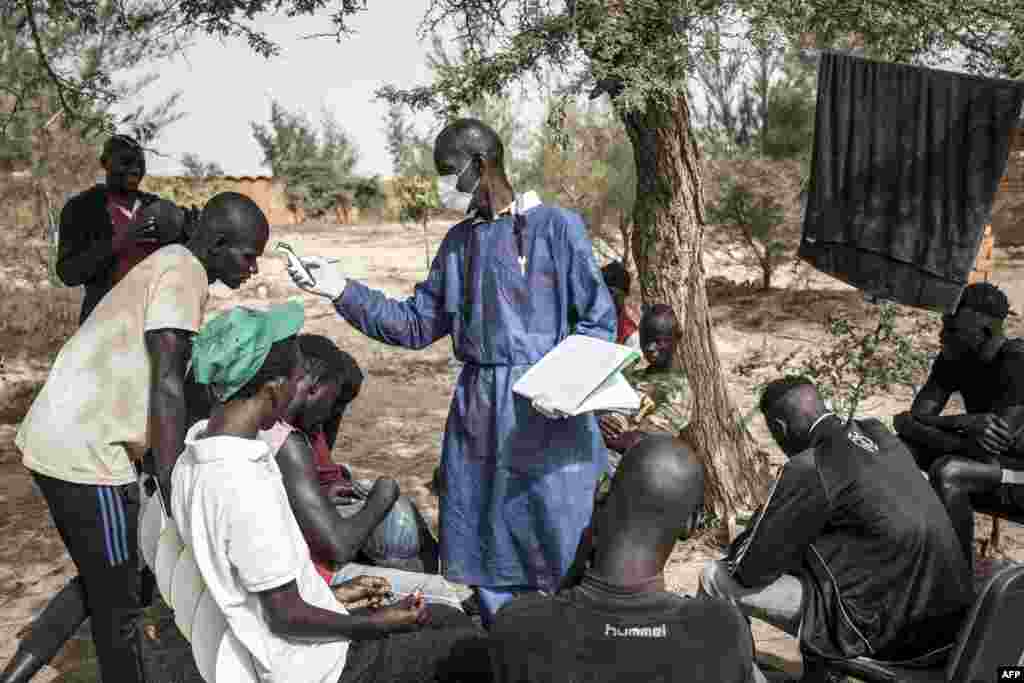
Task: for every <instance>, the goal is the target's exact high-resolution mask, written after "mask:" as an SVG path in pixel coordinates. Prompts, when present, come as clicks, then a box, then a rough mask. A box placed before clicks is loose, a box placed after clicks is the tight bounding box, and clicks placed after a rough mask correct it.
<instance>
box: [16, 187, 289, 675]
mask: <svg viewBox="0 0 1024 683" xmlns="http://www.w3.org/2000/svg"><path fill="white" fill-rule="evenodd" d="M268 238H269V226H268V224H267V219H266V216H264V215H263V212H262V211H261V210H260V208H259V207H258V206H257V205H256V203H255V202H253V201H252V200H251V199H250V198H249V197H246V196H244V195H241V194H238V193H235V192H225V193H222V194H219V195H217V196H216V197H214V198H213V199H211V200H210V202H209V203H208V204H207V205H206V207H205V208H204V210H203V214H202V218H201V222H200V225H199V226H198V228H197V229H196V231H195V232H194V234H193V235H192V238H191V239H190V240H189V242H188V244H186V245H182V244H171V245H167V246H164V247H162V248H160V249H158V250H157V251H155V252H153V254H151V255H150V256H149V257H147V258H145V259H144V260H142V261H141V262H140V263H138V264H137V265H136V266H135V267H133V268H132V269H131V270H130V271H129V272H128V273H127V274H126V275H125V277H124V278H123V279H122V280H121V281H120V282H119V283H118V284H117V285H115V286H114V288H113V289H111V290H110V292H109V293H108V294H107V295H106V296H104V297H103V298H102V299H101V300H100V301H99V303H98V304H97V305H96V308H95V309H94V310H93V311H92V313H91V314H90V315H89V317H88V318H87V319H86V320H85V323H84V324H83V325H82V326H81V327H80V328H79V329H78V331H77V332H76V333H75V334H74V335H73V336H72V337H71V339H69V340H68V342H67V343H66V344H64V347H63V348H62V349H61V351H60V353H59V354H58V356H57V360H56V361H55V362H54V364H53V368H52V369H51V371H50V376H49V377H48V378H47V381H46V384H45V385H43V388H42V389H41V390H40V392H39V394H38V395H37V396H36V398H35V401H34V402H33V403H32V406H31V407H30V408H29V410H28V413H27V414H26V415H25V419H24V420H23V421H22V423H21V427H20V428H19V429H18V434H17V436H16V437H15V444H16V445H17V446H18V448H19V450H20V451H21V452H22V454H23V456H24V457H23V459H22V462H23V464H24V465H25V467H27V468H28V469H29V470H31V472H32V476H33V478H34V479H35V481H36V483H37V484H38V485H39V489H40V490H41V491H42V493H43V496H44V498H45V499H46V503H47V505H48V506H49V508H50V514H51V515H52V517H53V521H54V524H55V525H56V527H57V531H58V532H59V533H60V536H61V539H62V540H63V541H64V545H65V546H66V547H67V550H68V553H69V554H70V555H71V559H72V561H74V563H75V566H76V568H77V569H78V576H77V577H75V579H73V580H72V582H71V583H70V584H69V585H68V587H66V588H65V589H64V590H63V591H62V592H61V594H60V596H58V599H57V600H55V601H54V604H53V605H51V607H52V609H51V608H48V609H47V610H46V611H45V612H44V613H43V615H42V616H41V618H40V621H39V622H37V623H36V624H35V625H34V626H33V628H32V631H31V633H30V634H29V636H28V638H27V639H26V640H25V642H24V643H22V646H21V647H20V648H19V650H18V652H17V653H16V654H15V657H14V659H13V660H12V661H11V662H10V663H9V664H8V667H7V669H6V670H5V671H4V673H3V674H2V676H0V680H2V681H3V682H4V683H14V682H15V681H19V682H20V681H27V680H28V679H29V678H31V676H32V675H33V674H34V673H35V672H36V671H38V670H39V668H40V667H41V666H42V665H43V664H45V663H46V662H47V661H49V659H50V658H52V657H53V655H55V654H56V653H57V650H58V649H59V648H60V646H61V645H62V644H63V642H64V640H65V639H66V638H67V637H69V636H70V635H71V634H72V633H74V631H75V630H76V629H77V628H78V626H79V625H81V623H82V621H83V620H84V619H85V618H86V616H88V617H89V618H91V620H92V636H93V641H94V642H95V643H96V653H97V657H98V659H99V665H100V673H101V675H102V677H103V680H105V681H117V683H133V682H134V681H141V680H143V672H142V664H141V659H140V658H139V642H140V641H139V638H140V635H139V629H138V628H137V626H138V617H139V615H140V613H141V608H140V601H141V596H140V575H139V559H138V557H139V556H138V548H137V543H138V538H137V526H138V525H137V522H138V513H139V490H138V476H139V462H140V460H142V458H143V455H144V454H145V453H146V451H147V450H151V451H152V456H153V457H152V460H153V465H154V469H155V475H156V480H157V482H158V485H159V488H160V489H161V490H162V494H163V500H164V501H165V502H167V501H170V476H171V469H172V468H173V467H174V463H175V461H176V459H177V457H178V454H180V453H181V452H182V450H183V448H184V443H185V433H186V408H185V393H184V383H185V369H186V360H187V358H188V357H189V355H188V354H189V351H190V347H191V338H192V335H193V334H195V333H196V332H197V331H198V329H199V325H200V323H201V322H202V318H203V308H204V306H205V304H206V298H207V294H208V289H209V286H210V284H211V283H213V282H215V281H217V280H220V281H221V282H223V283H224V284H226V285H227V286H228V287H230V288H231V289H237V288H238V287H239V286H241V284H242V283H243V282H244V281H245V280H247V279H248V278H249V277H251V276H252V275H253V274H254V273H256V272H257V259H258V257H259V256H260V255H261V254H262V253H263V249H264V247H265V246H266V243H267V239H268Z"/></svg>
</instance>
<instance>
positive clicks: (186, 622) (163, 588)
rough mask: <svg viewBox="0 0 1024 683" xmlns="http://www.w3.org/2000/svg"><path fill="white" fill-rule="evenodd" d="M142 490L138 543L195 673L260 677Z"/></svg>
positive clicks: (243, 679) (222, 682)
mask: <svg viewBox="0 0 1024 683" xmlns="http://www.w3.org/2000/svg"><path fill="white" fill-rule="evenodd" d="M142 490H143V494H142V511H141V512H140V513H139V515H140V517H139V518H140V522H139V548H140V551H141V553H142V556H143V558H144V560H145V561H146V564H148V565H149V566H150V567H151V568H152V569H153V573H154V574H155V575H156V581H157V587H158V588H159V590H160V594H161V595H162V596H163V598H164V602H166V603H167V605H168V606H169V607H170V608H171V609H172V610H173V611H174V623H175V624H176V625H177V627H178V630H179V631H181V634H182V636H184V637H185V640H187V641H188V642H189V644H190V645H191V646H192V656H193V657H194V658H195V662H196V668H197V669H198V670H199V675H200V676H202V677H203V680H204V681H206V683H259V677H258V676H257V675H256V670H255V667H254V665H253V660H252V656H251V655H250V653H249V652H248V650H246V649H245V646H244V645H242V643H241V642H240V641H239V640H238V637H237V636H236V635H235V634H234V632H233V631H232V630H231V628H230V627H229V626H228V624H227V621H226V620H225V618H224V614H223V613H222V612H221V610H220V607H218V606H217V603H216V602H215V601H214V599H213V597H212V596H211V595H210V591H209V589H208V588H207V586H206V583H205V582H204V581H203V577H202V574H201V573H200V571H199V566H198V565H197V564H196V561H195V557H194V555H193V554H192V550H191V549H190V548H188V547H187V546H186V545H185V544H184V542H183V541H182V539H181V536H180V534H179V533H178V527H177V525H176V524H175V523H174V520H171V519H168V517H167V515H166V514H165V513H164V510H163V507H162V506H161V504H160V499H159V498H158V497H157V496H156V495H155V494H154V495H152V496H150V495H147V494H146V493H145V488H144V487H143V488H142Z"/></svg>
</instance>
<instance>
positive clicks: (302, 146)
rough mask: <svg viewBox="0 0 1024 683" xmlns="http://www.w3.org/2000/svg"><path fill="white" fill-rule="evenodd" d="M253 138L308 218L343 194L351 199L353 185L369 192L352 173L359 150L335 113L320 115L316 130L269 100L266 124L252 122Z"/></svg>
mask: <svg viewBox="0 0 1024 683" xmlns="http://www.w3.org/2000/svg"><path fill="white" fill-rule="evenodd" d="M250 125H251V126H252V134H253V137H254V138H256V142H257V143H258V144H259V146H260V148H261V149H262V150H263V164H264V165H265V166H269V167H270V169H271V171H272V172H273V174H274V175H275V176H276V177H278V178H282V179H284V181H285V187H286V192H287V194H288V196H289V199H290V200H291V201H292V202H293V203H294V205H296V206H301V207H302V208H303V209H304V210H305V211H306V212H307V214H309V215H310V216H311V217H318V216H322V215H324V214H325V213H327V212H328V211H330V210H332V209H334V208H335V207H336V206H338V204H339V202H340V201H341V200H342V198H343V199H344V200H346V201H352V200H354V190H355V188H356V187H361V188H362V190H361V191H362V193H363V197H364V199H365V197H366V196H367V192H369V193H370V195H372V194H373V192H372V191H371V189H370V188H369V186H367V185H365V183H364V184H360V182H361V181H360V179H359V178H357V177H356V176H355V175H354V172H353V171H354V168H355V165H356V162H357V161H358V160H359V150H358V148H357V147H356V144H355V141H354V140H353V139H352V138H351V137H350V136H349V135H348V133H347V132H345V130H344V129H343V128H342V127H341V124H340V123H339V122H338V121H337V119H336V118H335V117H334V115H333V114H332V113H331V112H330V111H328V110H324V111H323V112H322V113H321V124H320V129H319V130H317V128H316V127H314V125H313V123H312V122H311V121H310V120H309V118H308V117H306V116H304V115H301V114H297V113H292V112H289V111H287V110H286V109H285V108H284V107H283V106H282V105H281V104H280V103H278V102H277V101H273V102H271V107H270V124H269V125H268V126H264V125H262V124H258V123H256V122H250Z"/></svg>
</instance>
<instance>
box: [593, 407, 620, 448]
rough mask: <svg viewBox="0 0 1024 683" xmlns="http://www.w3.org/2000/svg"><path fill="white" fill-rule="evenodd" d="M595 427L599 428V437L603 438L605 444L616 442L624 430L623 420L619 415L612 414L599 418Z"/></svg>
mask: <svg viewBox="0 0 1024 683" xmlns="http://www.w3.org/2000/svg"><path fill="white" fill-rule="evenodd" d="M597 425H598V427H600V428H601V436H603V437H604V440H605V441H606V442H612V441H616V440H618V438H619V437H620V436H622V434H623V432H625V430H626V425H625V419H624V418H623V417H622V416H621V415H616V414H614V413H610V414H608V415H602V416H601V417H599V418H598V419H597Z"/></svg>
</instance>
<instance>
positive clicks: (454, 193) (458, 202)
mask: <svg viewBox="0 0 1024 683" xmlns="http://www.w3.org/2000/svg"><path fill="white" fill-rule="evenodd" d="M472 162H473V160H472V159H470V160H469V161H467V162H466V165H465V166H463V167H462V170H461V171H459V172H458V173H450V174H448V175H443V176H440V177H439V178H438V179H437V195H438V198H439V199H440V200H441V206H443V207H444V208H446V209H450V210H452V211H459V212H461V213H466V212H467V211H469V205H470V204H471V203H472V201H473V195H474V194H475V193H476V189H477V188H478V187H480V179H479V178H477V180H476V185H474V186H473V189H472V191H470V192H462V191H461V190H459V189H458V187H457V186H458V184H459V178H461V177H462V174H463V173H465V172H466V169H467V168H469V165H470V164H471V163H472Z"/></svg>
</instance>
